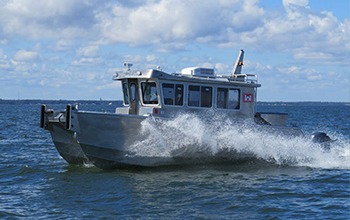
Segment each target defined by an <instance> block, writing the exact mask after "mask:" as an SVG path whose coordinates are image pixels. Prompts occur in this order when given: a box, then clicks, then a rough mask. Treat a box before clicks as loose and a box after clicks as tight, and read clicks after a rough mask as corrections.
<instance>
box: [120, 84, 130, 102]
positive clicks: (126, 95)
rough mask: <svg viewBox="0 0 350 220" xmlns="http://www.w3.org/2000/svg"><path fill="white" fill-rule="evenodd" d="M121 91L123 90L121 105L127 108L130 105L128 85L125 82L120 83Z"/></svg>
mask: <svg viewBox="0 0 350 220" xmlns="http://www.w3.org/2000/svg"><path fill="white" fill-rule="evenodd" d="M122 90H123V105H124V106H129V105H130V100H129V85H128V82H127V81H122Z"/></svg>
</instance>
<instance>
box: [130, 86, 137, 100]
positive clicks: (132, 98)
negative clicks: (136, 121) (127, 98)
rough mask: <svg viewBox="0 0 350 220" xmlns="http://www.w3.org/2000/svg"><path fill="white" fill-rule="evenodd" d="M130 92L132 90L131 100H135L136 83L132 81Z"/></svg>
mask: <svg viewBox="0 0 350 220" xmlns="http://www.w3.org/2000/svg"><path fill="white" fill-rule="evenodd" d="M130 92H131V100H132V101H135V100H136V84H135V83H132V84H131V85H130Z"/></svg>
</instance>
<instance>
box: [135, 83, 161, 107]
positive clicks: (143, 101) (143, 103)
mask: <svg viewBox="0 0 350 220" xmlns="http://www.w3.org/2000/svg"><path fill="white" fill-rule="evenodd" d="M144 83H150V84H151V83H152V84H153V83H154V84H155V88H156V100H157V103H146V102H145V99H144V98H145V94H144V90H143V89H144V88H143V84H144ZM139 88H140V89H139V92H140V97H141V98H140V101H141V103H142V105H145V106H158V105H159V95H158V93H159V91H158V85H157V82H156V81H141V82H139ZM151 94H152V93H151ZM150 102H151V101H150Z"/></svg>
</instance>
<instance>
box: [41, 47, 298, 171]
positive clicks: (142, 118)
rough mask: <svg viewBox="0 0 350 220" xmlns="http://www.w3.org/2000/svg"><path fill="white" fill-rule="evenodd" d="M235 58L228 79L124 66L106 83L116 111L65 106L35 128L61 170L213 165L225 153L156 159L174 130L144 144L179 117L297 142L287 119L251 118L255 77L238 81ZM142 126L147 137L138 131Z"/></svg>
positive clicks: (194, 70)
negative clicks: (117, 87) (112, 83)
mask: <svg viewBox="0 0 350 220" xmlns="http://www.w3.org/2000/svg"><path fill="white" fill-rule="evenodd" d="M243 57H244V51H243V50H241V51H240V53H239V55H238V58H237V60H236V62H235V63H234V67H233V70H232V72H231V74H229V75H217V74H215V72H214V69H212V68H203V67H190V68H185V69H183V70H181V72H179V73H167V72H164V71H162V70H161V69H160V67H157V68H156V69H147V70H131V67H132V66H133V65H132V64H131V63H125V64H124V66H125V67H126V68H127V69H126V70H124V71H121V72H117V73H115V75H114V77H113V80H116V81H119V82H121V88H122V93H123V106H122V107H117V108H116V110H115V112H114V113H107V112H96V111H84V110H80V109H79V107H78V106H75V105H67V106H66V109H65V110H64V111H60V112H58V113H56V112H55V111H54V110H52V109H49V108H47V107H46V106H45V105H43V106H42V110H41V127H42V128H44V129H47V130H49V131H50V132H51V136H52V139H53V142H54V143H55V146H56V148H57V150H58V152H59V153H60V154H61V156H62V157H63V158H64V159H65V160H66V161H67V162H68V163H71V162H72V161H78V163H86V162H89V163H92V164H93V165H95V166H96V167H98V168H101V169H122V168H130V167H156V166H164V165H179V164H191V163H208V162H218V161H221V160H222V158H224V157H225V155H226V154H227V149H225V148H222V149H221V150H220V152H216V154H215V155H213V154H212V153H211V152H210V151H207V150H206V146H205V145H206V144H205V143H200V142H199V143H196V144H193V143H188V144H184V145H183V146H176V147H173V148H170V149H167V150H166V153H162V152H163V151H162V148H165V147H166V146H168V148H169V146H170V145H171V143H172V142H171V141H172V139H179V138H180V139H181V138H182V137H183V136H181V128H180V129H178V130H176V129H175V130H172V129H171V128H170V129H169V131H168V137H167V138H161V139H160V140H157V139H153V140H151V141H150V137H151V136H154V135H161V133H159V134H157V132H158V131H157V128H160V127H161V126H162V124H164V123H171V122H172V121H174V120H176V118H178V117H179V115H181V114H182V115H183V114H187V115H193V117H198V118H199V119H200V120H203V122H204V124H205V125H207V126H209V125H211V124H213V123H215V122H216V120H220V121H225V120H230V121H234V123H236V124H237V125H242V127H243V125H244V127H249V129H252V130H256V131H257V132H267V133H273V134H275V135H284V136H300V137H303V136H305V134H304V132H303V131H302V129H301V128H299V127H294V126H287V118H288V114H285V113H270V112H257V111H256V101H257V88H259V87H260V86H261V85H260V84H259V83H258V77H257V75H255V74H242V73H241V70H242V66H243ZM145 126H150V127H152V129H148V130H147V129H146V131H145ZM167 129H168V128H167ZM194 132H195V131H194ZM179 133H180V134H179ZM147 140H148V142H147ZM159 141H160V142H161V143H157V142H159ZM194 145H200V146H194ZM72 152H74V153H72ZM150 152H158V153H150ZM230 153H231V156H232V155H233V157H230V159H232V158H234V159H244V158H249V157H253V156H252V155H250V154H249V153H246V152H243V153H242V152H232V151H231V152H230ZM226 158H227V157H226Z"/></svg>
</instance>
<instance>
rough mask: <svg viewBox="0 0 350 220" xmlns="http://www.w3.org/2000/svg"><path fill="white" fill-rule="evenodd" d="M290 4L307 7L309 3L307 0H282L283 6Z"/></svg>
mask: <svg viewBox="0 0 350 220" xmlns="http://www.w3.org/2000/svg"><path fill="white" fill-rule="evenodd" d="M290 4H293V5H300V6H307V5H308V4H309V1H308V0H283V5H284V6H289V5H290Z"/></svg>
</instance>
